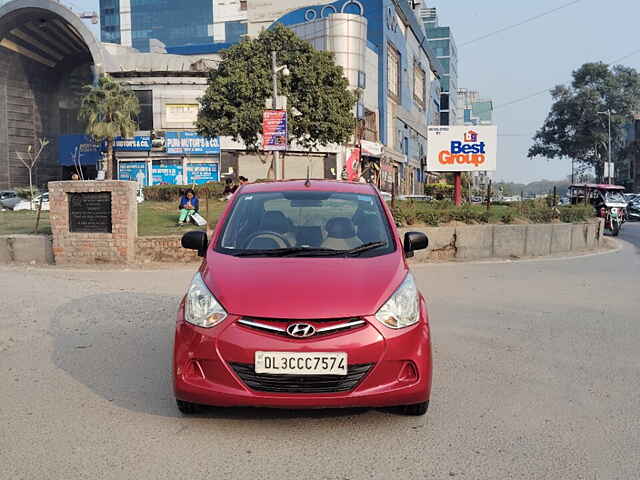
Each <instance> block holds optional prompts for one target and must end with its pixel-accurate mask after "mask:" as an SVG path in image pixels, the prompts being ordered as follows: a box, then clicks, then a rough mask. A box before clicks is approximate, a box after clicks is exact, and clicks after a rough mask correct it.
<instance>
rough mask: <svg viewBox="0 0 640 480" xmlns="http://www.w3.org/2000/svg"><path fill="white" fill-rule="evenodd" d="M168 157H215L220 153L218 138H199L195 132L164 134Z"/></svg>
mask: <svg viewBox="0 0 640 480" xmlns="http://www.w3.org/2000/svg"><path fill="white" fill-rule="evenodd" d="M165 146H166V148H167V153H168V154H169V155H216V154H218V153H220V137H213V138H208V137H201V136H199V135H198V134H197V133H196V132H165Z"/></svg>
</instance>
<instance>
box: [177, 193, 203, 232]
mask: <svg viewBox="0 0 640 480" xmlns="http://www.w3.org/2000/svg"><path fill="white" fill-rule="evenodd" d="M199 208H200V201H199V200H198V197H196V192H194V191H193V189H191V188H190V189H188V190H187V191H186V192H185V193H184V195H183V196H182V198H180V205H179V206H178V210H180V216H179V217H178V227H180V226H182V225H184V224H185V223H187V222H189V221H190V220H191V216H192V215H193V214H194V213H197V212H198V209H199Z"/></svg>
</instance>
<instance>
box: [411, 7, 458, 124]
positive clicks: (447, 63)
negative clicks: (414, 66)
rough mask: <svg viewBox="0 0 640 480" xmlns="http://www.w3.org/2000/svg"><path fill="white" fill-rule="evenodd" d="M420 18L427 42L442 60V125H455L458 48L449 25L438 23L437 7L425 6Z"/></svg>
mask: <svg viewBox="0 0 640 480" xmlns="http://www.w3.org/2000/svg"><path fill="white" fill-rule="evenodd" d="M420 19H421V20H422V24H423V25H424V29H425V33H426V36H427V44H428V45H429V47H430V48H431V50H432V51H433V52H434V53H435V55H436V58H437V59H438V60H439V61H440V65H441V66H442V71H443V75H442V77H441V78H440V86H441V90H442V93H441V95H440V125H455V124H456V117H457V115H458V112H457V91H458V50H457V48H456V42H455V40H454V38H453V33H452V32H451V28H449V27H441V26H439V25H438V15H437V11H436V9H435V8H423V9H422V10H421V11H420Z"/></svg>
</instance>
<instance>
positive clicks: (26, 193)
mask: <svg viewBox="0 0 640 480" xmlns="http://www.w3.org/2000/svg"><path fill="white" fill-rule="evenodd" d="M16 194H17V195H18V197H20V198H24V199H25V200H31V190H29V187H24V188H16ZM33 194H34V195H36V196H37V195H40V191H39V190H38V189H37V188H36V187H35V186H34V187H33Z"/></svg>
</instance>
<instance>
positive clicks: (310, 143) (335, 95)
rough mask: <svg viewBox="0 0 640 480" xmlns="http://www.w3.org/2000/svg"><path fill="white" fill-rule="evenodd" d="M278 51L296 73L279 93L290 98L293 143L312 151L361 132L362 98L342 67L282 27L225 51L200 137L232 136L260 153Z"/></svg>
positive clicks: (212, 79) (206, 100)
mask: <svg viewBox="0 0 640 480" xmlns="http://www.w3.org/2000/svg"><path fill="white" fill-rule="evenodd" d="M273 50H275V51H276V52H277V55H278V63H279V64H280V65H287V67H288V69H289V71H290V72H291V73H290V75H289V76H287V77H284V76H280V78H279V90H278V93H279V94H280V95H285V96H286V97H288V102H287V110H288V112H289V114H288V120H289V125H288V128H289V138H290V139H293V140H295V141H296V142H297V143H298V144H299V145H301V146H302V147H303V148H305V149H307V150H308V151H310V150H312V149H314V148H317V147H318V145H327V144H330V143H344V142H347V141H348V140H349V138H350V137H351V135H353V132H354V128H355V119H354V116H353V107H354V105H355V102H356V98H355V95H354V94H353V93H352V92H350V91H349V89H348V87H349V82H348V81H347V79H346V78H345V77H344V71H343V70H342V67H340V66H337V65H336V64H335V63H334V60H333V54H332V53H329V52H319V51H317V50H315V49H314V48H313V47H312V46H311V44H309V43H308V42H306V41H303V40H301V39H300V38H299V37H297V36H296V34H295V33H293V32H292V31H291V30H289V29H287V28H286V27H284V26H282V25H281V24H277V25H276V26H275V27H273V28H272V29H270V30H266V31H263V32H262V33H261V34H260V36H259V37H258V38H257V39H252V40H243V41H242V42H240V43H239V44H237V45H234V46H232V47H231V48H229V49H227V50H225V51H223V52H222V61H221V62H220V64H219V66H218V69H217V70H211V72H210V73H209V82H208V84H209V86H208V88H207V90H206V92H205V94H204V96H203V97H202V98H201V99H200V102H201V109H200V113H199V115H198V121H197V124H196V125H197V129H198V132H199V133H200V134H201V135H204V136H208V137H215V136H218V135H224V136H230V137H233V138H234V139H235V140H236V141H239V140H242V141H243V142H244V143H245V145H246V148H247V150H250V151H255V150H258V148H259V144H258V141H259V134H260V132H261V131H262V113H263V111H264V109H265V101H266V99H267V98H271V96H272V94H273V90H272V74H271V52H272V51H273ZM292 111H293V112H295V115H292V113H291V112H292Z"/></svg>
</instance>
